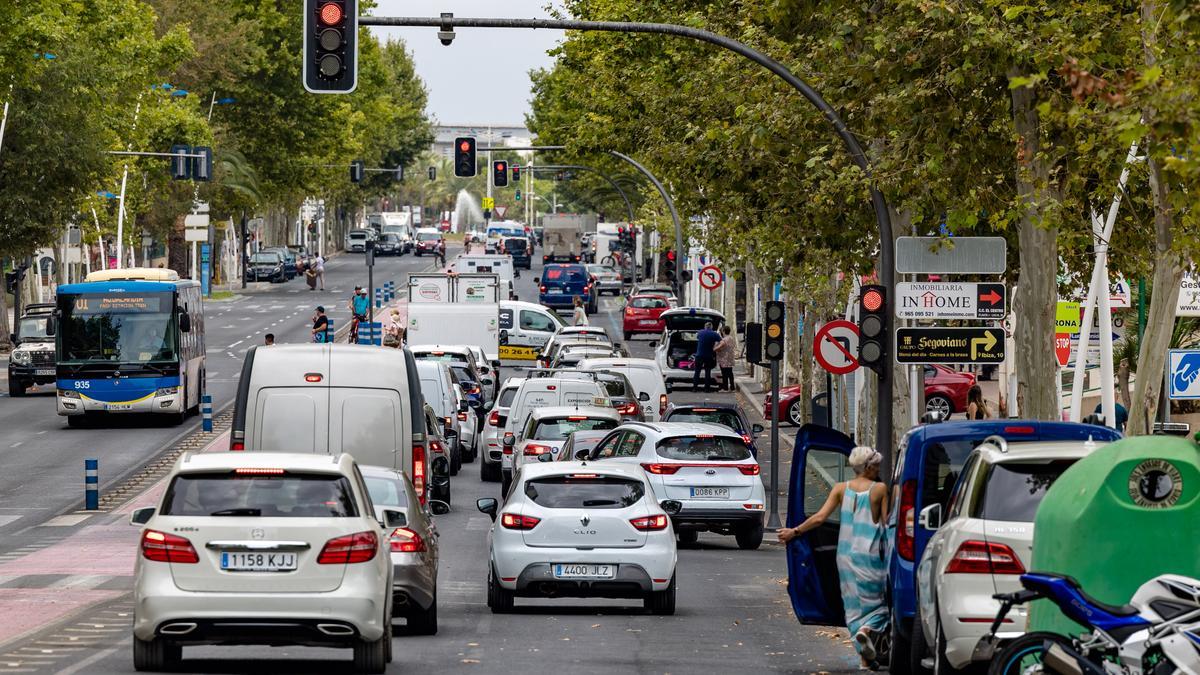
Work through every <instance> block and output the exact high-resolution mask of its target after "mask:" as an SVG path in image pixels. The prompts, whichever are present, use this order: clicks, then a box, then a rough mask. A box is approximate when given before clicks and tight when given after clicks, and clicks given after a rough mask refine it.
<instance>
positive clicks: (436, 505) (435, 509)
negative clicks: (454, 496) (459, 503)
mask: <svg viewBox="0 0 1200 675" xmlns="http://www.w3.org/2000/svg"><path fill="white" fill-rule="evenodd" d="M429 512H430V513H432V514H433V515H435V516H444V515H446V514H447V513H450V505H449V504H447V503H446V502H443V501H439V500H437V499H430V500H429Z"/></svg>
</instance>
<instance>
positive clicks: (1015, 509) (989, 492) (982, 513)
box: [971, 460, 1075, 523]
mask: <svg viewBox="0 0 1200 675" xmlns="http://www.w3.org/2000/svg"><path fill="white" fill-rule="evenodd" d="M1074 463H1075V461H1074V460H1059V461H1054V462H1038V463H1033V462H1030V463H1016V462H1003V463H1000V464H993V465H992V466H991V467H990V468H989V469H988V475H987V478H986V480H985V482H984V488H983V494H982V495H980V496H979V497H978V498H976V500H975V503H974V504H972V508H971V516H972V517H973V518H984V519H987V520H1009V521H1014V522H1023V523H1032V522H1033V517H1034V515H1035V514H1036V513H1037V509H1038V505H1039V504H1041V503H1042V498H1043V497H1045V496H1046V490H1048V489H1050V486H1051V485H1053V484H1054V481H1056V480H1058V477H1059V476H1061V475H1062V473H1063V472H1064V471H1066V470H1067V468H1068V467H1070V466H1071V465H1072V464H1074Z"/></svg>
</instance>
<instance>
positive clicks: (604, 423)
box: [532, 415, 617, 441]
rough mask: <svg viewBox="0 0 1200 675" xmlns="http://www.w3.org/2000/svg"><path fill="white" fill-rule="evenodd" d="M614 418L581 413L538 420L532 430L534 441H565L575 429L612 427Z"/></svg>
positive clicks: (614, 425)
mask: <svg viewBox="0 0 1200 675" xmlns="http://www.w3.org/2000/svg"><path fill="white" fill-rule="evenodd" d="M616 426H617V421H616V420H610V419H592V418H588V417H584V416H582V415H580V416H576V417H558V418H552V419H545V420H542V421H540V422H538V425H537V428H535V429H534V430H533V436H532V438H533V440H535V441H565V440H567V436H570V435H571V434H572V433H574V432H576V431H603V430H607V429H614V428H616Z"/></svg>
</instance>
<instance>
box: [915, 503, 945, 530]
mask: <svg viewBox="0 0 1200 675" xmlns="http://www.w3.org/2000/svg"><path fill="white" fill-rule="evenodd" d="M920 523H921V527H923V528H925V529H927V530H936V529H938V528H939V527H941V526H942V505H941V504H930V505H929V506H926V507H925V508H923V509H921V517H920Z"/></svg>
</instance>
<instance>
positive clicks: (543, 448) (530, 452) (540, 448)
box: [521, 443, 554, 457]
mask: <svg viewBox="0 0 1200 675" xmlns="http://www.w3.org/2000/svg"><path fill="white" fill-rule="evenodd" d="M551 452H554V448H552V447H550V446H548V445H539V444H537V443H530V444H529V445H526V446H525V449H524V450H522V451H521V454H523V455H525V456H526V457H537V456H538V455H547V454H550V453H551Z"/></svg>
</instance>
